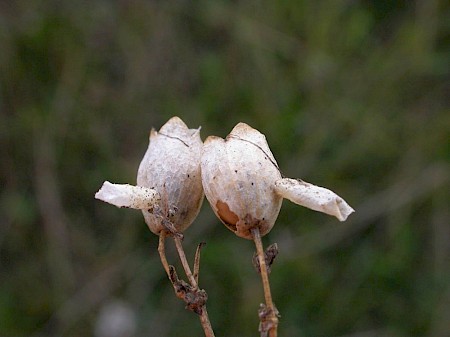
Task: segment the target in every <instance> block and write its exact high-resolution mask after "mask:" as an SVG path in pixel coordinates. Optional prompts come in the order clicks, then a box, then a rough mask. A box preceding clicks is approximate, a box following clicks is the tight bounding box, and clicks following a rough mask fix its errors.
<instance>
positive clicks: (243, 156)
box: [96, 117, 353, 337]
mask: <svg viewBox="0 0 450 337" xmlns="http://www.w3.org/2000/svg"><path fill="white" fill-rule="evenodd" d="M203 191H204V192H203ZM203 193H205V195H206V197H207V199H208V201H209V203H210V205H211V207H212V209H213V210H214V212H215V214H216V215H217V217H218V218H219V219H220V220H221V221H222V222H223V223H224V224H225V226H226V227H227V228H228V229H230V230H231V231H233V232H234V233H235V234H236V235H237V236H239V237H242V238H245V239H249V240H253V241H254V243H255V246H256V254H255V256H254V259H253V263H254V265H255V267H256V269H257V271H258V272H259V273H260V275H261V280H262V286H263V290H264V299H265V304H261V307H260V309H259V312H258V314H259V319H260V325H259V331H260V333H261V337H267V336H269V337H276V336H277V329H278V319H279V313H278V310H277V308H276V306H275V304H274V303H273V300H272V294H271V290H270V283H269V273H270V268H271V265H272V263H273V260H274V259H275V257H276V255H277V253H278V247H277V245H276V244H272V245H270V246H269V247H268V248H267V249H266V250H264V248H263V243H262V239H261V238H262V237H263V236H264V235H266V234H267V233H268V232H269V231H270V230H271V229H272V227H273V226H274V224H275V221H276V219H277V217H278V213H279V211H280V208H281V204H282V201H283V198H287V199H289V200H291V201H293V202H295V203H297V204H299V205H302V206H305V207H308V208H311V209H313V210H316V211H320V212H324V213H327V214H329V215H333V216H335V217H337V218H338V219H339V220H340V221H344V220H346V218H347V217H348V216H349V215H350V214H351V213H352V212H353V209H352V208H351V207H350V206H349V205H348V204H347V203H346V202H345V201H344V200H343V199H342V198H340V197H339V196H337V195H336V194H335V193H333V192H331V191H330V190H328V189H325V188H323V187H318V186H315V185H312V184H309V183H306V182H304V181H302V180H296V179H290V178H284V177H283V176H282V174H281V172H280V169H279V168H278V164H277V162H276V160H275V158H274V156H273V155H272V153H271V151H270V149H269V146H268V144H267V142H266V138H265V136H264V135H263V134H261V133H260V132H259V131H257V130H255V129H253V128H251V127H250V126H248V125H247V124H244V123H239V124H237V125H236V126H235V127H234V129H233V130H232V131H231V133H230V134H229V135H228V136H227V137H226V138H225V139H222V138H219V137H215V136H210V137H208V138H207V139H206V141H205V144H203V143H202V141H201V139H200V134H199V129H198V130H195V129H188V128H187V126H186V125H185V124H184V123H183V122H182V121H181V119H179V118H178V117H173V118H172V119H170V120H169V121H168V122H167V123H166V124H165V125H164V126H163V127H162V128H161V130H160V131H159V132H156V131H154V130H152V132H151V135H150V145H149V148H148V150H147V152H146V154H145V156H144V158H143V160H142V162H141V164H140V166H139V170H138V179H137V186H132V185H119V184H111V183H109V182H105V183H104V184H103V186H102V188H101V189H100V191H99V192H97V194H96V198H98V199H101V200H103V201H106V202H109V203H111V204H114V205H116V206H118V207H130V208H135V209H141V210H142V212H143V214H144V218H145V221H146V223H147V225H148V226H149V228H150V230H151V231H152V232H153V233H155V234H157V235H158V236H159V246H158V252H159V255H160V258H161V262H162V264H163V267H164V269H165V271H166V273H167V276H168V278H169V280H170V281H171V283H172V286H173V288H174V290H175V294H176V296H177V297H178V298H180V299H182V300H183V301H184V302H185V303H186V308H187V309H189V310H191V311H193V312H195V313H197V314H198V315H199V317H200V322H201V324H202V327H203V330H204V332H205V336H207V337H211V336H214V332H213V329H212V327H211V323H210V321H209V318H208V312H207V310H206V301H207V298H208V296H207V293H206V292H205V291H204V290H203V289H200V288H199V285H198V275H199V269H200V250H201V247H202V245H203V244H200V245H198V247H197V251H196V254H195V261H194V267H193V270H194V271H193V272H192V270H191V267H190V265H189V263H188V261H187V259H186V255H185V253H184V250H183V246H182V239H183V232H184V230H186V229H187V228H188V227H189V226H190V225H191V223H192V222H193V221H194V219H195V217H196V216H197V214H198V212H199V210H200V207H201V204H202V200H203V196H204V194H203ZM167 237H172V238H173V239H174V242H175V246H176V249H177V252H178V255H179V258H180V261H181V264H182V266H183V269H184V272H185V274H186V276H187V280H188V281H187V282H186V281H184V280H182V279H180V278H179V277H178V274H177V272H176V270H175V268H174V267H173V266H172V265H170V264H169V263H168V261H167V258H166V253H165V240H166V238H167Z"/></svg>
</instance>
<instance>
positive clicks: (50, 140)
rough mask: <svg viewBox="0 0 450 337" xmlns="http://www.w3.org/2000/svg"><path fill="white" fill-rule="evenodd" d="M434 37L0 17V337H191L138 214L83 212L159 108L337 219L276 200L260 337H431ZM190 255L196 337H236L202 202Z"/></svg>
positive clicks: (338, 17) (240, 13) (448, 293)
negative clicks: (263, 158) (263, 145)
mask: <svg viewBox="0 0 450 337" xmlns="http://www.w3.org/2000/svg"><path fill="white" fill-rule="evenodd" d="M449 32H450V11H449V6H448V3H446V2H445V1H437V0H417V1H385V0H383V1H350V0H335V1H331V0H325V1H313V0H309V1H230V2H228V1H205V0H203V1H192V2H191V1H144V0H134V1H91V2H88V1H83V2H75V1H41V0H31V1H25V0H22V1H20V0H19V1H11V2H7V1H4V2H1V3H0V46H1V51H0V84H1V89H0V90H1V91H0V109H1V110H0V113H1V115H0V118H1V119H0V137H1V138H0V158H1V159H0V177H1V190H0V207H1V209H0V220H1V224H0V336H2V337H4V336H33V337H38V336H67V337H78V336H80V337H81V336H96V337H115V336H118V337H119V336H121V337H126V336H139V337H140V336H201V335H202V333H203V332H202V330H201V328H200V324H199V322H198V319H197V317H195V315H194V314H192V313H190V312H188V311H186V310H185V309H184V304H183V303H182V302H180V301H179V300H178V299H176V298H175V296H174V294H173V289H172V288H171V286H170V284H169V282H168V280H167V278H166V276H165V274H164V271H163V268H162V266H161V264H160V262H159V260H158V256H157V251H156V247H157V237H156V236H155V235H153V234H152V233H151V232H150V231H149V230H148V229H147V227H146V225H145V223H144V221H143V218H142V216H141V214H140V212H138V211H133V210H120V209H116V208H115V207H112V206H110V205H107V204H104V203H102V202H99V201H97V200H95V199H94V193H95V192H96V190H97V189H98V188H99V187H100V186H101V184H102V182H103V181H104V180H110V181H114V182H119V183H134V182H135V176H136V172H137V167H138V165H139V162H140V160H141V158H142V156H143V154H144V152H145V150H146V148H147V145H148V144H147V141H148V134H149V130H150V129H151V127H155V128H157V129H159V128H160V127H161V125H162V124H164V123H165V122H166V121H167V120H168V119H169V118H170V117H172V116H174V115H177V116H179V117H181V118H182V119H183V120H184V121H185V122H186V123H187V124H188V126H190V127H191V128H194V127H195V128H196V127H198V126H199V125H201V126H202V137H203V139H205V138H206V136H208V135H211V134H214V135H218V136H222V137H224V136H225V135H226V134H228V132H229V131H230V130H231V128H232V127H233V126H234V125H235V124H236V123H237V122H239V121H243V122H246V123H248V124H250V125H252V126H253V127H255V128H257V129H259V130H260V131H261V132H263V133H264V134H265V135H266V137H267V139H268V141H269V145H270V146H271V149H272V152H273V153H274V155H275V157H276V158H277V160H278V163H279V165H280V167H281V169H282V170H283V172H284V174H285V175H286V176H288V177H298V178H302V179H304V180H306V181H309V182H311V183H314V184H317V185H321V186H326V187H328V188H331V189H332V190H334V191H336V192H337V193H338V194H339V195H341V196H342V197H344V198H345V199H346V200H347V201H348V202H349V204H350V205H352V206H353V207H354V208H355V209H356V213H355V214H354V215H352V216H351V217H350V218H349V220H348V221H347V222H345V223H339V222H338V221H337V220H335V219H332V218H330V217H328V216H326V215H323V214H319V213H316V212H313V211H310V210H307V209H305V208H301V207H299V206H295V205H293V204H291V203H289V202H287V201H285V202H284V205H283V208H282V210H281V213H280V216H279V219H278V221H277V224H276V226H275V227H274V229H273V230H272V232H271V233H270V234H269V235H267V236H266V237H264V243H265V244H266V245H267V244H269V243H272V242H277V243H278V245H279V248H280V254H279V256H278V257H277V260H276V261H275V265H274V266H273V271H272V274H271V282H272V286H273V297H274V300H275V303H276V305H277V307H278V309H279V311H280V312H281V315H282V317H281V323H280V329H279V335H280V336H286V337H287V336H304V337H307V336H308V337H309V336H312V337H315V336H354V337H356V336H364V337H369V336H394V337H397V336H399V337H400V336H433V337H434V336H436V337H440V336H450V332H449V331H450V224H449V222H450V221H449V220H450V214H449V201H450V188H449V187H450V184H449V183H450V166H449V162H450V108H449V98H448V95H449V91H450V90H449V89H450V81H449V78H450V76H449V75H450V74H449V68H450V67H449V59H450V38H449V36H450V34H449ZM161 160H164V158H161ZM200 241H206V242H207V246H206V247H205V248H204V250H203V255H202V263H201V273H200V285H201V287H203V288H204V289H206V290H207V292H208V294H209V302H208V310H209V314H210V318H211V321H212V324H213V326H214V328H215V331H216V335H217V336H236V337H237V336H257V335H258V332H257V327H258V317H257V309H258V307H259V303H260V302H262V300H263V294H262V286H261V283H260V280H259V276H258V275H257V274H256V273H255V271H254V269H253V267H252V264H251V257H252V254H253V251H254V247H253V244H252V242H251V241H247V240H243V239H240V238H238V237H236V236H235V235H234V234H233V233H231V232H230V231H228V230H227V229H226V228H225V227H224V226H223V225H221V224H220V223H219V221H218V220H217V219H216V218H215V216H214V215H213V213H212V211H211V209H210V208H209V205H208V204H207V202H205V203H204V205H203V208H202V211H201V213H200V216H199V218H198V219H197V221H196V222H195V223H194V225H193V226H192V227H191V228H190V229H189V231H188V232H186V239H185V248H186V250H187V252H188V255H189V258H190V259H191V260H192V259H193V254H194V251H195V247H196V244H197V243H198V242H200ZM169 248H170V249H169V259H170V260H171V261H173V262H174V261H175V255H174V252H173V248H172V247H171V246H170V247H169ZM121 330H122V334H119V333H120V331H121Z"/></svg>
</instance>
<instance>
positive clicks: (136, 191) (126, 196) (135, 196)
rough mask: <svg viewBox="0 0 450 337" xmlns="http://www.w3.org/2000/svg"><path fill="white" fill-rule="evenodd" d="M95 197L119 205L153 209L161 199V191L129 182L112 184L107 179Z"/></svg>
mask: <svg viewBox="0 0 450 337" xmlns="http://www.w3.org/2000/svg"><path fill="white" fill-rule="evenodd" d="M95 198H96V199H99V200H102V201H104V202H107V203H109V204H112V205H114V206H117V207H127V208H135V209H145V210H149V209H153V208H154V207H155V206H156V205H158V203H159V201H160V200H161V198H160V196H159V193H158V192H157V191H156V190H155V189H152V188H147V187H142V186H133V185H128V184H112V183H110V182H109V181H105V182H104V183H103V185H102V187H101V188H100V190H99V191H98V192H97V193H96V194H95Z"/></svg>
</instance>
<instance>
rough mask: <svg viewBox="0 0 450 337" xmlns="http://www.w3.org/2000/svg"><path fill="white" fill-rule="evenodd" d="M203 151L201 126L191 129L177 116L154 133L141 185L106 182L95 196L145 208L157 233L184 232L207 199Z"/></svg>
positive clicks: (140, 173)
mask: <svg viewBox="0 0 450 337" xmlns="http://www.w3.org/2000/svg"><path fill="white" fill-rule="evenodd" d="M201 150H202V141H201V138H200V129H189V128H188V127H187V126H186V124H185V123H184V122H183V121H182V120H181V119H180V118H178V117H173V118H171V119H170V120H169V121H168V122H167V123H166V124H165V125H163V127H162V128H161V129H160V131H159V132H157V131H155V130H153V129H152V131H151V132H150V143H149V146H148V149H147V151H146V152H145V155H144V158H143V159H142V161H141V164H140V165H139V170H138V174H137V186H132V185H127V184H111V183H109V182H105V183H104V184H103V186H102V188H101V189H100V190H99V191H98V192H97V193H96V195H95V197H96V198H97V199H100V200H103V201H105V202H108V203H111V204H113V205H115V206H118V207H130V208H135V209H141V210H142V213H143V215H144V218H145V222H146V223H147V225H148V227H149V228H150V230H151V231H152V232H153V233H155V234H159V233H160V232H161V231H162V230H164V231H167V232H172V234H176V233H181V232H183V231H184V230H185V229H186V228H187V227H189V225H190V224H191V223H192V222H193V221H194V219H195V217H196V216H197V214H198V212H199V210H200V207H201V204H202V201H203V188H202V181H201V174H200V156H201Z"/></svg>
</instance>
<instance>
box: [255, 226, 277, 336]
mask: <svg viewBox="0 0 450 337" xmlns="http://www.w3.org/2000/svg"><path fill="white" fill-rule="evenodd" d="M251 232H252V235H253V241H254V242H255V246H256V254H257V256H258V261H259V269H260V273H261V280H262V284H263V290H264V298H265V301H266V304H265V305H264V304H262V305H261V308H260V310H259V312H258V314H259V319H260V325H259V331H260V332H261V337H277V334H278V332H277V331H278V316H279V315H278V310H277V309H276V308H275V305H274V304H273V301H272V294H271V291H270V283H269V273H268V271H267V265H266V257H265V254H264V249H263V245H262V240H261V235H260V233H259V228H257V227H255V228H252V230H251Z"/></svg>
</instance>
